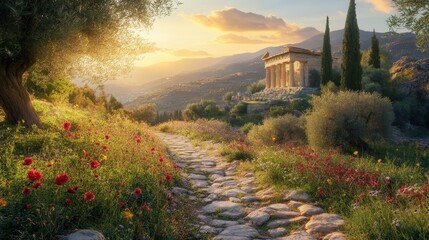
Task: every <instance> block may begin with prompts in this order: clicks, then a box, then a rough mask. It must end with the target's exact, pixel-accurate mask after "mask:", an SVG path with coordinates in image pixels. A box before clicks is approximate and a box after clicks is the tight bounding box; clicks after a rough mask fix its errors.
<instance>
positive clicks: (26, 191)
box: [22, 188, 31, 196]
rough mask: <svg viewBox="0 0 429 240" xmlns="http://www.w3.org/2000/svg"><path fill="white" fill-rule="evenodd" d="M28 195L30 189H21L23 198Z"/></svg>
mask: <svg viewBox="0 0 429 240" xmlns="http://www.w3.org/2000/svg"><path fill="white" fill-rule="evenodd" d="M30 193H31V189H30V188H24V189H22V194H24V196H27V195H28V194H30Z"/></svg>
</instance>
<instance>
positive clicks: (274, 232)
mask: <svg viewBox="0 0 429 240" xmlns="http://www.w3.org/2000/svg"><path fill="white" fill-rule="evenodd" d="M286 233H287V230H286V229H285V228H282V227H280V228H275V229H269V230H268V234H270V236H271V237H274V238H277V237H282V236H284V235H286Z"/></svg>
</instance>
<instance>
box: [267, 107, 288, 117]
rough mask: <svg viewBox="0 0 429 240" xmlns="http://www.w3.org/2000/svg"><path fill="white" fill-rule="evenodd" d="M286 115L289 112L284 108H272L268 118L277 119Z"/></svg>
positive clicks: (269, 110)
mask: <svg viewBox="0 0 429 240" xmlns="http://www.w3.org/2000/svg"><path fill="white" fill-rule="evenodd" d="M286 113H287V110H286V108H285V107H283V106H271V107H270V108H269V109H268V112H267V115H268V117H271V118H276V117H280V116H283V115H285V114H286Z"/></svg>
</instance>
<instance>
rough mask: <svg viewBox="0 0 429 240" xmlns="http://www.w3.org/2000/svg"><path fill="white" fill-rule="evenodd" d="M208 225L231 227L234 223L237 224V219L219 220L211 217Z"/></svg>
mask: <svg viewBox="0 0 429 240" xmlns="http://www.w3.org/2000/svg"><path fill="white" fill-rule="evenodd" d="M210 225H212V226H213V227H231V226H234V225H238V222H237V221H227V220H221V219H213V221H211V223H210Z"/></svg>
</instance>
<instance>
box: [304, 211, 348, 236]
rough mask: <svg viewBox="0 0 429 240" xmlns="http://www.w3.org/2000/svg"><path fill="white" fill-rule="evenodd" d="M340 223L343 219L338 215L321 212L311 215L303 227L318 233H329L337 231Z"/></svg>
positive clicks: (342, 222)
mask: <svg viewBox="0 0 429 240" xmlns="http://www.w3.org/2000/svg"><path fill="white" fill-rule="evenodd" d="M342 225H344V220H343V219H341V217H340V215H337V214H328V213H323V214H320V215H316V216H312V217H311V218H310V221H308V223H307V224H305V229H308V230H312V231H315V232H319V233H331V232H334V231H337V230H338V229H339V228H340V227H341V226H342Z"/></svg>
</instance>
